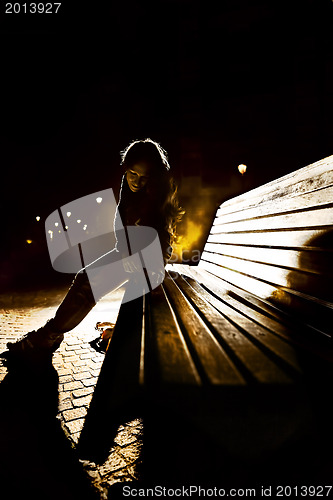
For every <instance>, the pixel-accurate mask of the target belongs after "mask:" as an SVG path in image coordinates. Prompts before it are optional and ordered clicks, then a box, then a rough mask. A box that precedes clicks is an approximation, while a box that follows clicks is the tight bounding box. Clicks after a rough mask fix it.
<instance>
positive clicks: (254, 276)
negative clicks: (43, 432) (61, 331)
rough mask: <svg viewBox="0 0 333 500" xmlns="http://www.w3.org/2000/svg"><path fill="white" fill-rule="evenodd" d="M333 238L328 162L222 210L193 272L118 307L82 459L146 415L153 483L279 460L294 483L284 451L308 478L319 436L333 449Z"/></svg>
mask: <svg viewBox="0 0 333 500" xmlns="http://www.w3.org/2000/svg"><path fill="white" fill-rule="evenodd" d="M332 230H333V156H332V157H329V158H327V159H324V160H322V161H319V162H317V163H315V164H313V165H310V166H308V167H305V168H302V169H300V170H298V171H296V172H293V173H291V174H289V175H286V176H284V177H282V178H280V179H278V180H276V181H273V182H270V183H268V184H266V185H264V186H261V187H259V188H256V189H254V190H252V191H250V192H248V193H245V194H242V195H241V196H238V197H236V198H234V199H231V200H229V201H227V202H225V203H223V204H222V205H221V207H220V208H219V209H218V211H217V214H216V218H215V220H214V223H213V225H212V228H211V231H210V235H209V237H208V240H207V242H206V245H205V248H204V251H203V253H202V256H201V260H200V262H199V264H198V266H188V265H181V264H175V265H169V266H167V274H166V277H165V280H164V282H163V284H162V285H161V286H160V287H159V288H157V289H156V290H154V291H152V292H151V293H150V294H149V295H146V296H144V297H142V298H140V299H137V300H136V301H133V302H129V303H124V304H123V305H122V306H121V308H120V312H119V316H118V320H117V324H116V328H115V332H114V337H113V339H112V342H111V345H110V348H109V350H108V352H107V354H106V356H105V361H104V364H103V367H102V371H101V375H100V378H99V381H98V384H97V386H96V390H95V394H94V398H93V400H92V403H91V407H90V410H89V413H88V416H87V419H86V423H85V426H84V429H83V431H82V434H81V440H80V444H79V450H81V451H80V453H81V454H82V456H83V457H84V456H85V454H86V455H89V453H90V455H91V456H93V457H95V459H96V460H98V457H97V455H98V453H99V452H100V457H102V456H103V453H104V454H105V452H106V451H107V449H108V447H109V446H110V440H108V431H109V437H110V439H111V438H112V436H113V437H114V433H115V431H116V428H117V426H118V425H119V423H120V422H121V419H122V418H125V417H124V415H126V416H127V417H128V418H130V417H131V416H134V415H144V417H145V424H146V425H145V444H146V448H145V453H146V455H144V456H145V457H146V458H145V461H147V463H148V464H149V467H150V468H153V473H152V477H153V478H154V479H155V480H156V481H157V480H158V479H160V480H161V481H162V482H163V480H164V481H166V480H167V478H168V477H169V479H170V481H172V479H174V480H176V479H178V480H179V481H181V480H182V479H184V480H191V479H196V478H198V477H200V472H202V474H203V477H204V478H207V477H208V476H209V477H210V479H212V477H213V476H214V474H216V471H217V470H221V468H222V469H223V470H226V469H225V467H227V466H228V467H229V472H230V470H233V471H234V470H235V467H236V466H235V464H236V463H237V464H239V463H240V462H242V463H243V462H244V461H245V462H246V463H247V464H249V463H251V464H257V463H258V461H259V462H260V463H261V464H263V463H265V461H267V460H272V457H273V456H274V457H280V453H281V450H287V452H286V455H285V456H284V462H283V463H284V470H285V472H286V471H289V472H290V468H289V466H290V462H288V460H286V456H288V457H289V458H290V460H293V459H294V458H295V450H294V448H292V447H291V444H290V443H297V446H296V447H295V448H296V450H297V452H298V453H299V454H300V455H304V453H305V455H304V456H303V458H304V460H303V462H302V460H301V458H302V457H300V456H299V455H297V456H298V460H301V462H300V463H302V464H303V465H302V467H303V469H302V470H303V472H304V471H305V469H306V468H304V467H305V466H304V462H306V463H307V464H308V463H309V460H308V456H307V454H306V452H305V450H307V451H308V452H309V450H310V448H309V446H310V445H309V439H310V440H311V439H312V445H311V446H314V448H313V449H312V448H311V450H312V452H313V453H317V451H318V450H317V448H316V446H317V445H318V442H317V440H316V439H314V438H313V436H314V435H315V434H316V432H318V428H320V429H321V430H323V429H325V433H326V434H325V436H321V439H322V440H323V439H325V442H326V443H331V444H332V443H333V439H332V432H331V431H328V429H331V428H332V426H331V423H330V422H329V417H328V415H329V412H328V409H329V404H330V401H329V400H330V396H329V392H327V391H331V381H332V360H333V349H332V332H333V328H332V325H333V314H332V313H333V291H332V286H331V283H332V277H333V276H332V275H333V267H332V257H333V254H332V249H333V245H332ZM314 429H315V430H314ZM161 436H164V439H163V438H161ZM184 436H185V438H184ZM309 436H310V437H309ZM161 439H162V441H163V443H164V444H163V445H162V444H161ZM207 443H209V444H207ZM305 443H306V444H305ZM97 444H98V445H97ZM97 448H98V449H99V452H98V451H96V449H97ZM161 449H162V451H161ZM92 450H94V451H92ZM149 450H151V451H149ZM177 450H178V451H177ZM291 450H293V451H291ZM300 450H301V452H300ZM303 451H304V453H303ZM320 453H321V454H322V456H323V457H324V456H325V450H320ZM177 454H178V455H179V458H178V459H177V460H176V458H175V457H176V455H177ZM96 457H97V458H96ZM146 459H147V460H146ZM324 461H325V463H327V459H324ZM245 462H244V463H245ZM156 463H158V464H161V463H163V467H162V466H161V465H159V466H158V467H157V468H156V467H155V468H154V464H156ZM185 463H186V464H187V466H185V465H184V464H185ZM269 463H270V466H269V467H268V469H269V470H270V471H271V462H269ZM279 463H280V465H281V463H282V461H279ZM207 464H208V465H207ZM214 464H215V467H214ZM231 464H233V466H231ZM266 464H267V463H266ZM234 466H235V467H234ZM168 467H169V468H168ZM184 468H185V469H186V473H184ZM167 469H168V472H166V470H167ZM236 470H237V471H238V472H237V477H239V467H236ZM246 470H247V471H249V470H251V471H252V472H251V474H252V473H253V470H252V469H251V467H250V468H249V465H248V466H247V469H246ZM260 470H261V471H263V469H260ZM266 472H267V471H266ZM184 474H185V475H184ZM198 474H199V476H198ZM248 474H250V472H248ZM262 474H264V473H263V472H262ZM231 477H233V476H232V475H231ZM251 477H252V476H251ZM244 478H246V474H245V475H244ZM244 480H245V479H244Z"/></svg>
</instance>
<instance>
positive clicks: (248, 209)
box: [214, 173, 333, 224]
mask: <svg viewBox="0 0 333 500" xmlns="http://www.w3.org/2000/svg"><path fill="white" fill-rule="evenodd" d="M332 177H333V173H332ZM332 181H333V179H332ZM332 200H333V185H332V186H329V187H327V188H325V189H320V190H318V191H314V192H312V193H306V194H302V195H299V196H293V197H290V196H287V197H281V198H277V199H274V200H273V201H271V200H269V201H267V202H266V203H263V202H262V201H261V202H260V203H259V204H258V203H257V204H255V203H254V202H253V206H252V204H251V205H247V206H244V207H242V208H240V207H238V209H237V210H236V211H234V212H229V213H227V214H225V213H224V211H223V205H222V206H221V208H220V209H219V210H218V212H217V214H216V218H215V221H214V224H226V223H228V222H236V221H238V220H246V219H253V218H255V217H263V216H267V215H271V214H285V213H288V212H289V213H292V212H295V211H297V212H299V211H304V210H309V209H311V208H312V209H317V208H319V207H320V208H325V207H326V206H332ZM235 208H236V207H235Z"/></svg>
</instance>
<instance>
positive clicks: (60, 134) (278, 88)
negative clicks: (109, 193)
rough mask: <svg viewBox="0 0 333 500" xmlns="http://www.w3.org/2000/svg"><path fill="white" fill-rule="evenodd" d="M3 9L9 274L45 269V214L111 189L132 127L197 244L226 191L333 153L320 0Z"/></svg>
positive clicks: (1, 271) (332, 55)
mask: <svg viewBox="0 0 333 500" xmlns="http://www.w3.org/2000/svg"><path fill="white" fill-rule="evenodd" d="M21 3H23V2H21ZM4 11H5V2H3V3H1V18H0V20H1V26H0V28H1V38H0V41H1V47H2V49H1V60H0V65H1V84H0V89H1V111H0V119H1V131H0V134H1V135H0V137H1V148H0V162H1V178H2V182H1V209H2V210H1V211H2V215H1V220H2V222H1V226H2V230H1V264H0V275H1V280H2V285H3V286H5V287H8V286H10V285H12V284H13V283H16V281H17V280H19V281H20V280H21V281H23V282H24V281H25V280H26V277H27V276H28V277H31V276H33V278H34V279H35V278H36V279H37V277H40V276H41V275H43V276H47V277H48V271H49V270H50V262H49V259H48V254H47V249H46V245H45V235H44V224H43V220H45V218H46V217H47V216H48V215H49V214H50V213H51V212H52V211H53V210H55V209H56V208H57V207H59V206H61V205H62V204H64V203H67V202H69V201H72V200H74V199H75V198H78V197H80V196H84V195H86V194H90V193H92V192H94V191H97V190H100V189H105V188H107V187H112V188H114V190H115V191H117V190H118V186H119V180H120V176H121V171H120V168H119V151H120V150H121V149H123V148H124V147H126V145H127V144H128V143H129V142H130V141H131V140H133V139H139V138H143V137H151V138H153V139H154V140H157V141H159V142H161V144H162V146H163V147H164V148H165V149H166V150H167V151H168V153H169V159H170V163H171V165H172V168H173V171H174V175H175V177H176V178H177V180H178V182H179V186H180V197H181V201H182V204H183V205H184V206H185V208H186V209H187V218H185V220H184V223H183V225H182V227H181V228H180V232H181V234H183V237H184V240H183V248H182V251H183V250H184V249H185V250H191V245H192V247H198V248H201V246H202V242H203V241H204V237H205V235H206V233H207V230H209V225H210V223H211V220H212V218H213V216H214V213H215V210H216V207H217V206H218V205H219V204H220V203H221V202H222V201H224V200H225V199H228V198H230V197H232V196H235V195H237V194H239V193H241V192H243V191H245V190H248V189H251V188H254V187H256V186H258V185H261V184H263V183H265V182H268V181H271V180H273V179H275V178H277V177H279V176H281V175H284V174H287V173H289V172H291V171H294V170H296V169H298V168H301V167H303V166H306V165H308V164H310V163H313V162H315V161H317V160H320V159H322V158H324V157H326V156H329V155H330V154H332V147H331V136H332V131H333V125H332V112H333V106H332V105H333V97H332V84H333V45H332V41H333V40H332V38H333V36H332V33H333V3H332V2H331V0H302V1H298V0H289V1H279V2H274V1H271V0H266V1H259V0H258V1H256V0H252V1H245V0H220V1H216V0H215V1H213V2H209V1H199V0H158V1H157V0H155V1H154V2H151V1H145V0H141V1H134V0H128V1H126V0H121V1H120V0H119V1H117V2H113V1H109V2H108V3H102V2H98V1H96V2H92V1H91V2H89V3H88V2H84V1H83V2H74V1H72V2H70V1H69V0H65V1H63V2H62V5H61V7H60V9H59V13H58V14H52V15H46V14H44V15H43V14H34V15H32V14H7V15H6V14H5V13H4ZM239 163H245V164H246V165H247V166H248V170H247V172H246V173H245V174H244V176H243V177H241V176H240V174H239V173H238V171H237V166H238V164H239ZM37 215H38V216H40V217H41V220H40V222H39V223H37V221H36V219H35V217H36V216H37ZM27 239H30V240H32V243H31V244H27V242H26V240H27ZM53 273H54V274H55V275H56V274H57V273H55V272H54V271H53Z"/></svg>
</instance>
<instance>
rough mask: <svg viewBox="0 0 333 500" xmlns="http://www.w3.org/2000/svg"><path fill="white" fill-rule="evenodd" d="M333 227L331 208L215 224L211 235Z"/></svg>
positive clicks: (332, 211)
mask: <svg viewBox="0 0 333 500" xmlns="http://www.w3.org/2000/svg"><path fill="white" fill-rule="evenodd" d="M332 225H333V210H332V207H329V208H318V209H314V210H307V211H306V212H295V213H291V214H286V215H285V214H282V215H270V216H267V217H259V218H254V219H249V220H247V219H246V220H240V221H237V222H229V223H227V224H223V225H222V224H214V225H213V227H212V228H211V234H219V233H221V232H223V233H234V232H246V231H251V232H253V231H271V230H277V229H278V230H280V231H281V230H283V229H291V228H293V229H295V228H305V229H309V228H314V229H320V228H322V227H325V226H332Z"/></svg>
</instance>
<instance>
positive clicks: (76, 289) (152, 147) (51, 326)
mask: <svg viewBox="0 0 333 500" xmlns="http://www.w3.org/2000/svg"><path fill="white" fill-rule="evenodd" d="M121 165H122V166H123V167H124V169H125V173H124V176H123V178H122V183H121V189H120V197H119V203H118V206H117V211H116V217H115V224H114V226H115V232H116V237H117V240H118V242H117V245H116V247H115V248H114V249H112V250H111V251H110V252H108V253H107V254H105V255H103V256H102V257H100V259H97V260H96V261H94V262H93V263H92V264H90V265H88V266H86V267H84V268H83V269H81V271H80V272H78V273H77V275H76V276H75V279H74V281H73V283H72V285H71V287H70V288H69V290H68V292H67V295H66V296H65V298H64V300H63V301H62V303H61V304H60V306H59V308H58V310H57V312H56V314H55V316H54V318H52V319H51V320H49V321H48V322H47V323H46V324H45V326H43V327H41V328H39V329H38V330H36V331H31V332H29V333H28V334H26V335H25V336H24V337H23V338H22V339H20V340H18V341H17V342H15V343H11V342H9V343H8V344H7V347H8V351H6V352H5V353H4V356H5V357H6V358H7V359H8V360H10V359H27V360H31V361H35V360H36V361H37V360H38V359H44V358H45V356H46V355H50V354H52V353H53V352H54V351H55V350H56V349H57V348H58V347H59V345H60V343H61V342H62V340H63V338H64V333H65V332H68V331H70V330H72V329H73V328H75V327H76V326H77V325H78V324H79V323H80V322H81V321H82V320H83V319H84V318H85V316H86V315H87V314H88V313H89V311H90V310H91V309H92V308H93V307H94V305H95V304H96V302H97V301H98V299H99V298H101V297H102V296H103V295H105V294H106V293H110V292H111V291H113V290H116V289H117V288H119V286H121V285H122V284H124V283H125V282H128V285H127V286H130V284H131V281H133V280H131V279H129V272H130V273H131V272H133V271H134V273H133V274H134V275H135V274H137V273H135V271H136V269H135V268H134V269H131V268H130V269H128V268H127V269H126V266H118V267H117V273H116V274H117V276H113V277H112V278H111V279H109V278H108V280H107V282H106V283H104V284H103V286H102V287H100V289H99V290H100V292H99V295H97V296H96V293H93V290H92V288H93V287H92V286H91V285H92V283H91V280H90V279H89V276H88V274H89V273H88V272H87V271H89V267H90V266H92V265H93V266H94V267H95V269H98V268H100V269H102V267H103V266H105V264H108V263H112V262H115V261H119V252H121V253H120V256H122V253H123V252H124V250H125V248H124V247H123V246H124V240H125V243H126V238H125V237H124V232H125V233H126V237H127V239H128V235H127V231H126V227H127V226H148V227H150V228H153V229H155V230H156V231H157V234H158V236H159V240H160V244H161V250H162V255H163V262H164V265H165V264H166V263H167V261H168V260H169V259H170V257H171V253H172V244H173V242H174V241H175V237H176V225H177V223H178V222H179V221H180V219H181V217H182V215H183V214H184V211H183V210H182V209H181V208H180V207H179V203H178V197H177V186H176V184H175V181H174V179H173V178H172V176H171V174H170V166H169V163H168V159H167V154H166V151H165V150H164V149H163V148H162V147H161V146H160V145H159V144H158V143H156V142H154V141H152V140H151V139H145V140H141V141H134V142H132V143H131V144H129V146H128V147H127V148H126V149H125V150H124V151H122V152H121ZM119 217H120V219H121V222H120V220H119ZM119 227H122V228H124V230H123V231H120V233H123V234H122V235H119V231H118V230H117V228H119ZM118 236H120V237H118ZM121 236H122V237H121ZM127 243H128V241H127ZM126 249H127V252H128V247H127V245H126ZM161 260H162V259H161ZM128 264H129V267H131V261H129V262H128ZM134 267H135V266H134ZM162 267H163V263H162ZM158 271H161V269H160V270H156V272H157V274H158ZM163 272H164V267H163ZM99 274H100V275H102V274H103V270H102V272H97V274H96V276H97V277H98V275H99ZM153 274H154V273H153ZM104 281H105V280H104ZM101 291H102V292H101Z"/></svg>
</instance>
